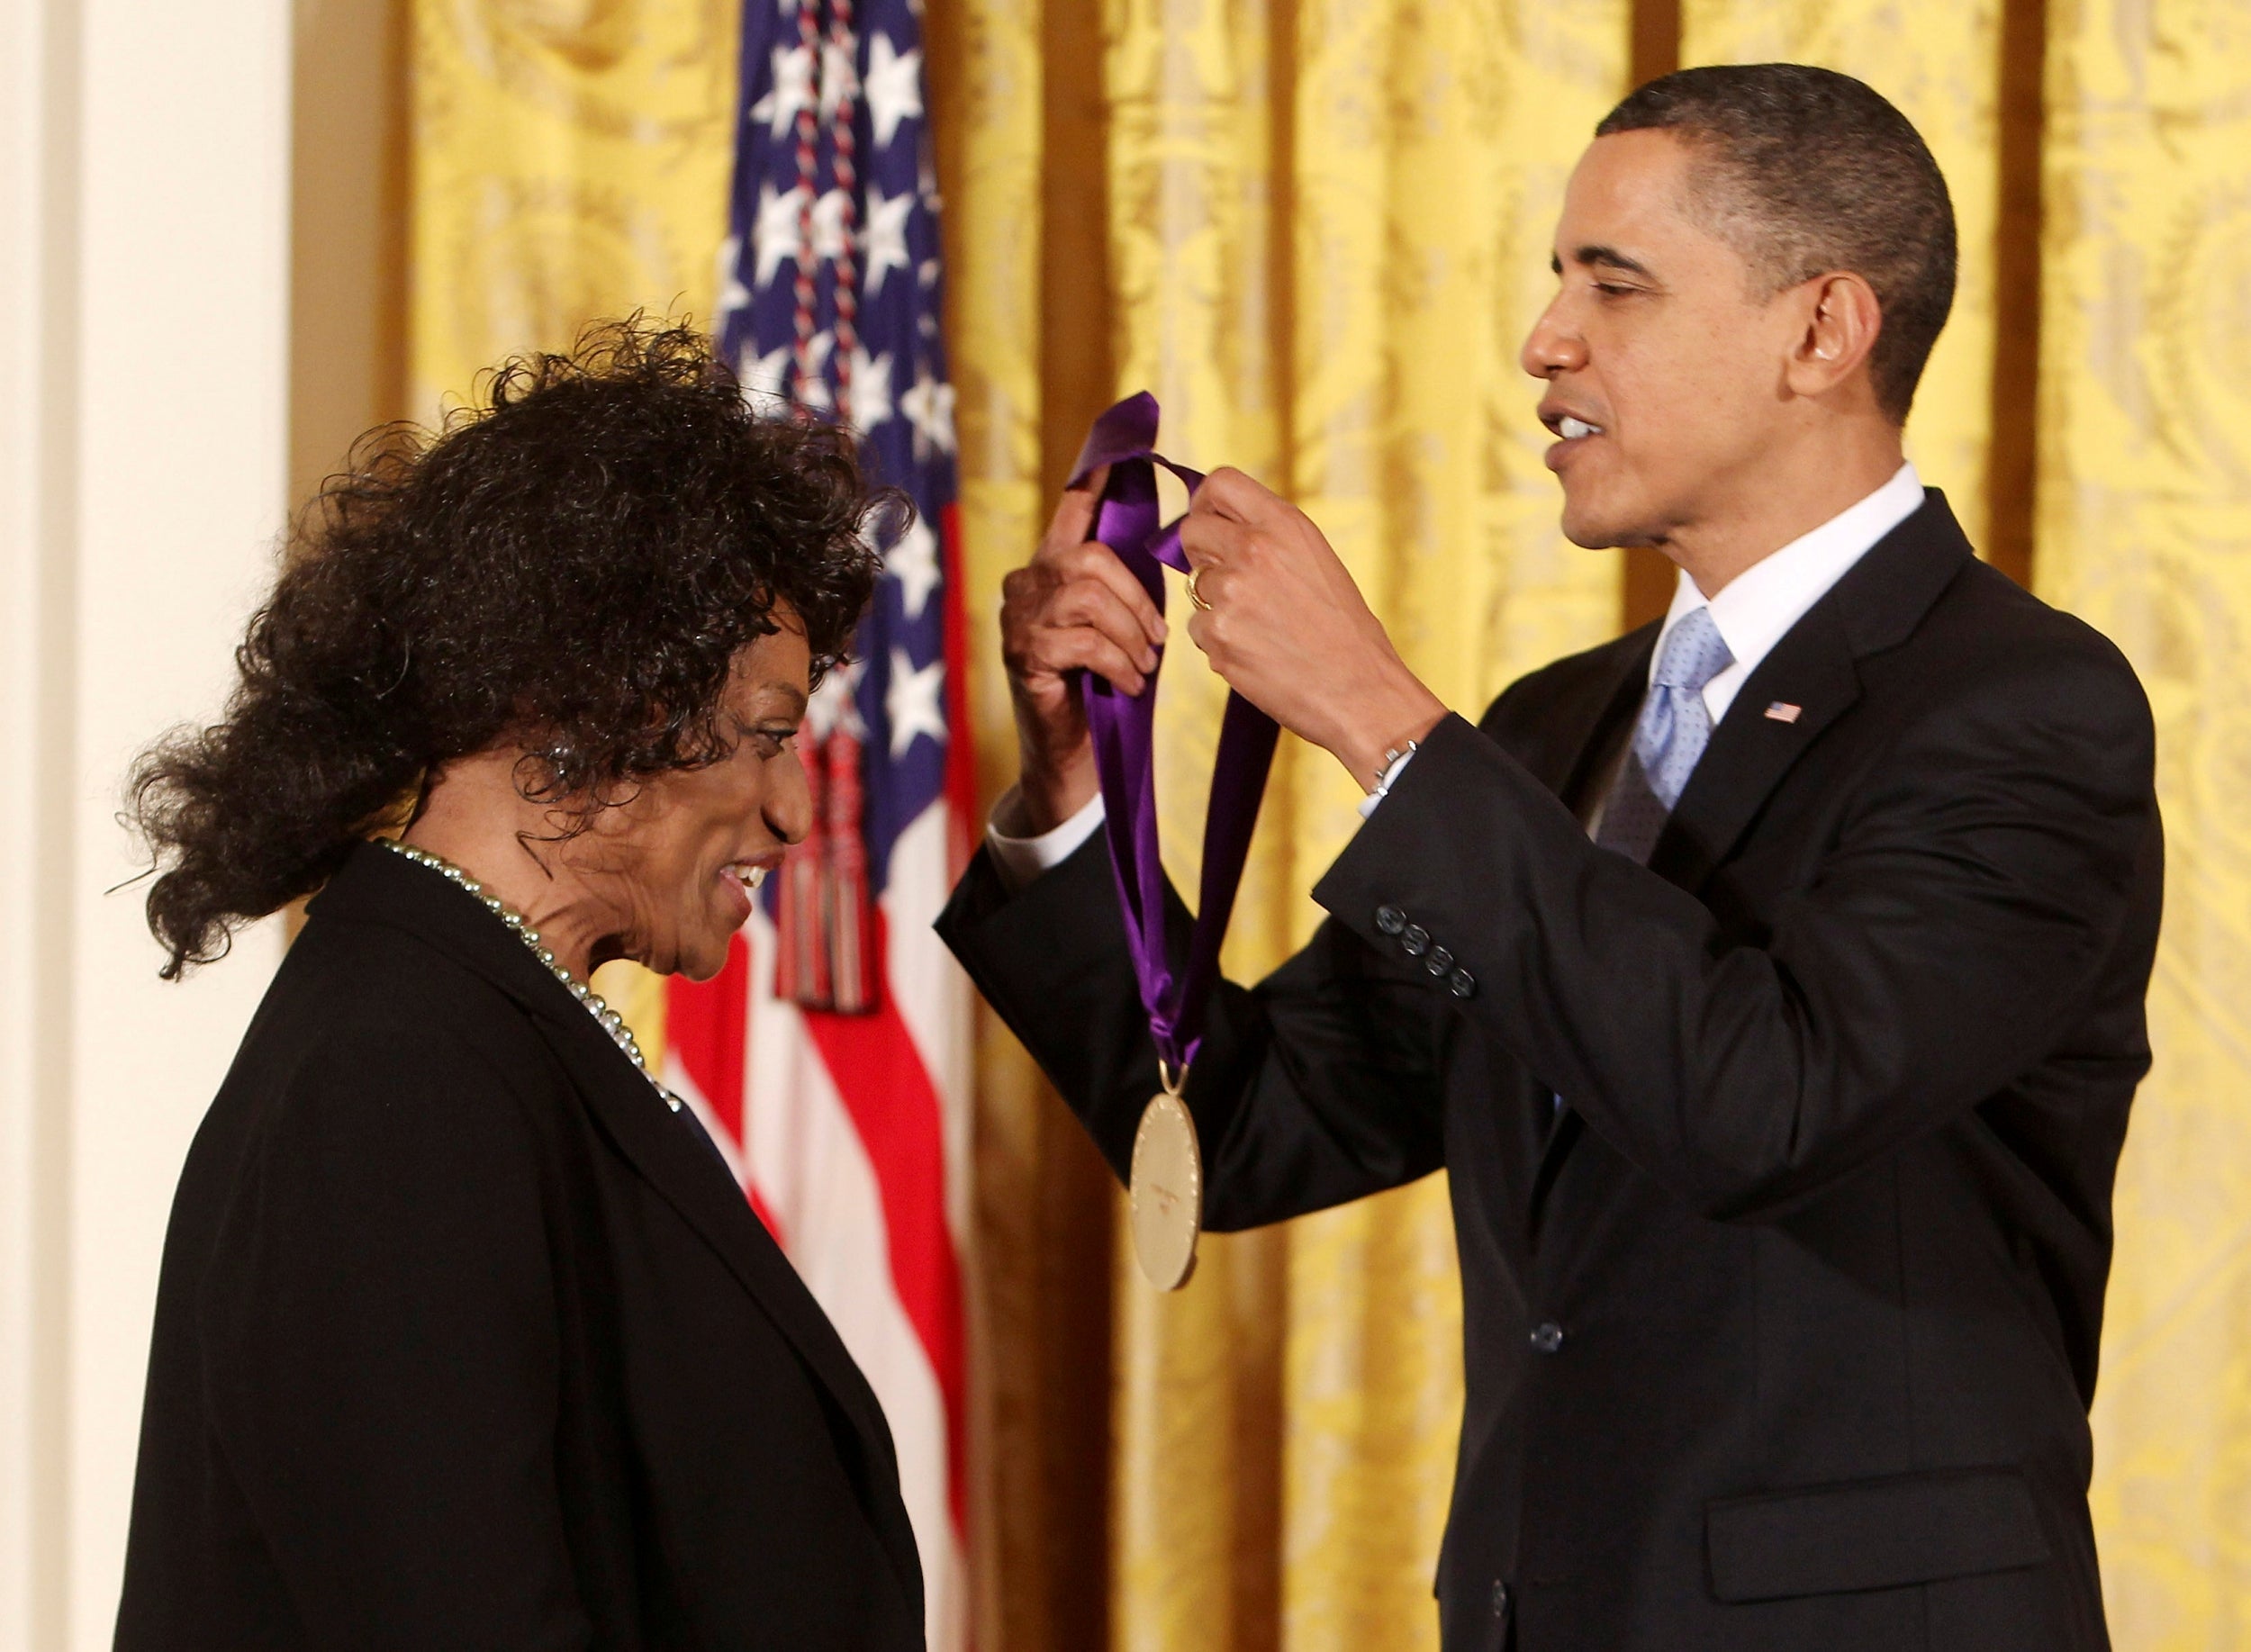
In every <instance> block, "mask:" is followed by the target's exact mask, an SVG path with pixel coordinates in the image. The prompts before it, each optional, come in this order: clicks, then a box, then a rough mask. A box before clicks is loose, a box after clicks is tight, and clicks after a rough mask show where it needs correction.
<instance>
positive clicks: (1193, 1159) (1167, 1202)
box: [1131, 1071, 1204, 1291]
mask: <svg viewBox="0 0 2251 1652" xmlns="http://www.w3.org/2000/svg"><path fill="white" fill-rule="evenodd" d="M1164 1076H1165V1080H1166V1088H1163V1089H1162V1090H1160V1091H1158V1092H1157V1094H1156V1095H1155V1096H1153V1097H1151V1098H1150V1102H1149V1105H1148V1106H1146V1107H1144V1109H1143V1110H1142V1115H1141V1128H1140V1129H1138V1130H1136V1131H1135V1133H1134V1167H1133V1176H1132V1199H1131V1205H1132V1212H1133V1223H1134V1255H1135V1259H1137V1260H1138V1261H1139V1262H1140V1263H1141V1271H1142V1276H1143V1277H1144V1278H1146V1279H1147V1280H1148V1281H1149V1283H1150V1284H1152V1285H1153V1286H1156V1287H1157V1288H1158V1289H1159V1290H1161V1291H1177V1290H1179V1289H1180V1286H1183V1285H1186V1284H1187V1283H1188V1280H1189V1275H1190V1274H1192V1273H1194V1272H1195V1271H1196V1236H1197V1235H1198V1233H1199V1232H1202V1231H1203V1227H1204V1154H1203V1150H1202V1149H1201V1148H1199V1147H1198V1145H1197V1142H1196V1121H1195V1120H1194V1119H1193V1118H1191V1117H1189V1110H1188V1104H1187V1103H1186V1102H1184V1101H1182V1100H1181V1099H1180V1088H1179V1080H1178V1079H1174V1078H1173V1076H1172V1075H1171V1072H1169V1071H1168V1072H1166V1073H1165V1075H1164ZM1183 1076H1185V1075H1183Z"/></svg>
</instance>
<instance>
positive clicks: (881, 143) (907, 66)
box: [776, 34, 922, 149]
mask: <svg viewBox="0 0 2251 1652" xmlns="http://www.w3.org/2000/svg"><path fill="white" fill-rule="evenodd" d="M865 90H866V93H867V102H868V117H869V119H870V120H871V121H872V122H874V126H875V147H876V148H878V149H888V148H889V147H890V141H891V140H892V139H893V138H894V137H896V136H898V134H899V122H901V121H903V120H906V119H907V118H908V117H909V115H913V116H917V117H919V116H920V115H921V113H922V49H921V48H920V47H917V48H916V49H915V50H912V51H909V52H900V51H898V50H894V49H893V47H892V45H891V37H890V35H888V34H878V35H876V36H874V37H873V39H872V41H870V42H869V45H868V77H867V82H866V86H865ZM776 130H777V131H779V129H778V128H777V129H776Z"/></svg>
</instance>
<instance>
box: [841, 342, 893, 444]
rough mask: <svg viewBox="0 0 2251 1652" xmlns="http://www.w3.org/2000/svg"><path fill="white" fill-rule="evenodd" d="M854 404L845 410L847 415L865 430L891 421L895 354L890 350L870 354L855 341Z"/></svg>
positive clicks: (853, 362)
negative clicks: (892, 372)
mask: <svg viewBox="0 0 2251 1652" xmlns="http://www.w3.org/2000/svg"><path fill="white" fill-rule="evenodd" d="M850 360H851V362H852V405H851V406H850V407H848V408H845V409H844V410H843V411H844V413H845V417H846V418H848V419H850V420H852V422H853V423H854V424H855V425H857V426H858V427H859V428H860V429H861V430H862V431H863V432H865V431H868V430H872V429H875V427H876V426H877V425H880V424H886V423H889V422H890V417H891V355H890V351H889V350H886V351H884V352H883V354H881V356H876V357H870V356H869V354H868V353H867V351H866V350H865V349H864V348H863V347H861V346H859V345H857V344H855V345H854V346H853V347H852V355H851V357H850Z"/></svg>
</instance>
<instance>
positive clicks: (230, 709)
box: [129, 316, 906, 979]
mask: <svg viewBox="0 0 2251 1652" xmlns="http://www.w3.org/2000/svg"><path fill="white" fill-rule="evenodd" d="M905 509H906V506H905V504H904V501H903V500H902V499H901V498H900V496H899V495H898V494H897V493H896V492H890V491H888V490H875V489H872V488H871V487H870V486H869V485H868V483H867V482H866V480H865V479H864V478H863V474H862V472H861V468H860V465H859V461H858V458H857V456H856V453H855V450H854V442H853V438H851V436H850V434H849V433H848V432H846V431H844V430H842V429H837V428H836V427H834V426H828V425H823V424H818V423H813V422H810V421H808V420H803V419H800V418H796V417H792V416H790V415H787V414H784V413H781V412H779V411H776V412H772V413H768V412H762V411H757V410H755V409H753V408H752V407H751V406H749V405H747V404H746V402H745V399H744V397H743V395H742V393H741V390H740V387H739V386H738V385H737V382H736V379H735V376H734V375H733V374H732V373H730V372H729V371H728V368H727V366H725V364H724V363H722V362H721V361H720V360H719V359H718V358H717V357H715V356H714V354H713V352H712V349H711V346H710V341H709V339H706V338H705V337H704V336H703V335H702V334H701V333H700V332H697V331H695V330H693V329H690V328H687V327H684V326H677V325H663V324H654V323H650V322H647V321H645V320H643V319H642V318H641V317H639V316H633V317H630V318H628V319H627V320H622V321H610V322H604V323H601V324H599V325H597V326H594V327H590V328H589V329H586V330H585V332H583V334H582V335H581V336H580V338H579V339H578V342H577V343H576V345H575V346H574V348H572V349H571V351H570V352H569V353H568V354H566V355H550V354H529V355H523V356H519V357H514V358H512V359H511V360H509V361H508V362H506V363H504V364H503V365H502V366H500V367H498V368H497V369H495V370H493V372H492V373H491V374H490V375H489V376H488V378H487V381H486V384H485V394H484V401H483V403H482V404H481V405H480V406H477V407H475V408H470V409H466V410H462V411H457V412H456V413H455V414H453V415H451V416H450V417H448V418H447V420H446V421H445V422H444V424H443V426H442V428H441V429H439V430H438V431H437V432H436V433H434V434H433V433H430V432H426V431H422V430H419V429H414V428H412V427H408V426H388V427H384V428H383V429H377V430H375V431H372V432H370V433H369V434H368V435H367V436H366V437H363V438H361V439H360V441H359V442H358V443H357V444H356V445H355V446H354V447H353V449H352V454H351V456H350V458H349V459H348V461H347V465H346V469H345V471H344V473H343V474H339V475H336V476H332V477H330V479H329V480H328V482H327V483H325V484H324V485H323V486H322V488H321V492H320V494H319V496H318V497H317V498H315V499H314V500H313V501H312V503H310V504H309V505H307V506H306V507H305V509H304V510H303V511H302V512H301V513H300V514H299V516H298V518H297V519H296V523H295V526H294V529H293V531H292V534H291V537H290V542H289V545H288V547H287V550H286V552H285V555H284V557H283V563H282V571H281V573H280V576H279V578H278V580H277V581H276V584H275V587H274V591H273V594H272V595H271V596H270V597H269V598H268V599H267V601H266V603H265V605H264V606H263V607H261V608H260V609H258V612H257V613H256V614H255V615H254V616H253V617H252V618H251V620H250V623H249V633H248V635H247V636H246V637H245V638H244V640H243V643H242V645H241V646H240V648H239V649H238V650H237V651H236V655H235V658H236V664H237V665H238V666H239V668H240V673H241V676H240V683H239V684H238V685H237V687H236V689H235V691H234V694H233V697H232V698H231V700H230V701H229V703H228V706H227V710H226V715H225V718H224V720H222V721H221V722H220V723H218V724H216V725H214V726H212V727H207V728H201V729H184V730H180V731H177V732H176V733H175V734H173V735H172V736H169V737H167V739H165V740H164V741H162V742H160V743H159V744H158V745H155V746H153V747H151V748H150V749H149V751H147V752H146V753H144V754H142V755H141V757H140V760H139V761H138V762H137V763H135V764H134V766H133V770H132V774H131V781H130V782H129V785H130V791H129V796H130V799H131V808H130V811H129V814H130V818H131V821H132V822H133V823H134V824H135V825H137V826H138V827H139V829H140V833H141V834H142V835H143V837H144V838H145V840H146V842H147V843H148V844H149V848H150V850H151V852H152V853H153V855H154V858H155V862H156V868H157V871H158V876H157V879H156V881H155V883H154V884H153V886H152V887H151V888H150V889H149V902H148V911H149V928H150V930H151V931H153V932H154V933H155V934H156V937H157V939H158V941H159V942H161V943H163V945H164V947H165V950H166V952H167V953H168V958H167V961H166V963H165V965H164V967H163V969H162V970H161V971H160V973H161V974H162V975H163V976H164V978H165V979H177V978H178V977H179V976H180V974H181V973H182V971H183V970H185V968H186V967H187V966H189V965H191V964H199V963H208V962H210V961H212V960H214V959H217V958H219V957H221V956H223V955H224V954H225V952H226V951H227V947H228V944H229V942H230V940H231V936H232V934H233V932H234V929H235V928H236V926H237V925H240V924H242V923H244V922H246V921H248V920H249V919H252V918H256V917H261V916H265V915H266V914H267V913H270V912H273V911H276V910H277V909H278V908H280V907H283V906H285V905H286V904H287V903H288V902H289V901H291V900H294V899H295V898H297V897H299V896H301V895H304V894H308V893H310V892H311V891H312V890H314V889H318V888H320V886H321V884H322V883H323V882H325V881H326V880H327V879H328V878H329V876H330V873H332V872H333V871H335V870H336V869H337V867H338V866H339V865H340V864H341V863H342V862H343V860H344V858H345V856H346V855H347V854H348V853H349V852H350V850H351V848H352V846H353V844H355V843H357V842H358V841H359V840H361V839H363V838H365V837H366V836H367V835H370V834H371V833H373V832H374V831H375V830H377V829H379V828H380V827H381V826H384V824H386V823H387V822H395V821H396V820H397V819H398V818H399V817H400V816H401V811H402V807H404V808H411V804H412V800H413V799H415V798H416V797H417V796H418V795H419V793H420V787H421V785H422V783H423V781H424V779H425V777H426V776H428V775H429V774H430V773H431V772H434V771H436V770H437V769H438V768H439V767H440V766H442V765H443V764H445V763H448V762H451V761H453V760H455V759H457V758H460V757H463V756H466V755H468V754H473V753H476V752H481V751H488V750H491V749H493V748H494V747H496V746H499V745H503V744H508V745H516V746H520V747H521V748H522V749H523V750H525V751H526V752H529V753H534V754H537V755H536V756H535V757H533V758H531V759H529V760H528V762H527V763H525V764H524V765H523V766H522V767H521V768H520V771H519V773H520V781H519V783H520V785H522V786H523V787H524V789H525V795H526V796H528V797H531V798H535V799H543V800H549V801H552V802H554V803H555V804H556V806H557V807H558V808H561V809H563V810H564V818H565V820H566V821H569V820H576V821H577V822H578V823H579V824H580V825H582V826H583V821H584V819H585V817H587V816H589V815H591V813H592V811H593V810H594V809H595V808H601V807H602V806H604V804H605V803H607V802H610V801H614V800H615V799H616V797H617V795H618V794H619V793H620V792H621V791H623V790H629V789H630V786H631V783H632V782H633V781H635V780H636V779H637V778H639V777H645V776H647V775H651V774H654V773H656V772H661V771H664V770H667V769H676V768H684V767H693V766H695V765H698V764H701V763H710V762H712V761H715V760H716V759H718V758H719V757H721V756H723V755H725V754H726V752H727V751H728V745H729V741H728V734H727V732H726V731H725V730H723V729H722V727H720V725H719V720H718V712H719V696H720V694H721V693H722V691H724V690H725V688H726V686H727V682H728V672H729V669H730V666H731V665H732V663H733V661H734V658H735V655H736V654H737V651H739V650H740V649H742V648H744V647H745V646H746V645H749V644H750V643H751V642H753V641H754V640H755V639H756V638H757V637H759V636H765V635H769V634H771V633H772V632H773V631H774V630H775V629H776V627H777V623H778V622H777V618H776V609H778V608H779V607H780V606H781V605H782V604H784V603H786V604H787V605H788V606H789V607H790V608H791V609H794V610H795V612H796V614H797V615H798V617H799V619H800V622H801V623H802V624H803V626H804V627H805V631H806V636H807V638H808V641H809V643H810V645H811V648H812V654H813V669H814V673H815V677H816V679H817V680H818V676H819V674H820V673H823V672H825V671H826V670H827V669H828V668H830V667H831V666H833V665H835V664H836V663H837V662H838V661H840V660H841V659H843V658H844V656H845V649H846V647H847V646H848V645H849V643H850V641H851V637H852V633H853V628H854V625H855V623H856V622H857V620H858V618H859V616H860V614H861V612H862V610H863V609H865V608H866V606H867V604H868V600H869V599H870V597H871V596H872V593H873V591H874V589H875V580H876V574H877V571H878V567H879V561H878V558H877V555H876V553H875V552H874V550H873V549H872V542H873V541H874V539H875V538H876V537H877V535H878V534H879V533H881V532H882V531H885V530H886V529H888V528H895V527H896V526H897V522H896V520H895V519H896V516H897V514H898V513H899V512H902V511H903V510H905ZM887 518H890V519H892V520H890V521H887V520H886V519H887ZM566 829H567V828H566Z"/></svg>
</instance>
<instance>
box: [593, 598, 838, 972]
mask: <svg viewBox="0 0 2251 1652" xmlns="http://www.w3.org/2000/svg"><path fill="white" fill-rule="evenodd" d="M774 617H775V618H776V619H777V620H778V621H779V622H780V625H779V628H778V629H777V630H775V631H774V632H773V634H772V635H770V636H762V637H760V638H758V639H757V640H756V641H755V642H754V643H752V644H750V645H748V646H746V647H745V648H744V649H743V650H742V651H741V652H740V653H738V654H737V655H736V656H735V664H734V669H733V672H732V673H731V674H730V676H729V678H728V685H727V690H726V692H725V693H724V694H723V695H721V697H720V700H719V718H718V728H719V734H720V736H721V737H722V738H723V739H724V740H726V741H727V742H728V743H729V745H730V747H731V749H730V750H729V751H728V754H727V755H725V756H723V757H721V758H720V759H719V760H718V761H717V762H714V763H706V764H704V765H703V766H701V767H700V768H691V769H673V770H667V771H665V772H662V773H659V774H655V775H652V776H650V777H649V778H648V779H646V780H645V781H639V782H637V785H636V789H635V790H634V792H633V794H632V795H631V796H630V797H629V798H628V799H625V800H624V801H623V802H621V803H620V804H619V806H618V807H616V808H606V809H602V810H601V811H600V812H598V813H597V814H596V815H595V816H594V817H593V821H592V830H590V831H589V832H588V833H587V834H586V835H585V837H584V838H583V839H582V840H580V842H581V845H582V848H581V853H579V854H576V855H574V857H573V858H574V860H577V861H578V862H579V865H580V868H581V871H582V873H583V875H584V876H585V877H586V878H587V880H588V882H589V883H590V884H592V885H595V886H597V887H601V889H602V893H603V895H604V896H605V898H606V902H607V904H609V905H610V906H611V907H612V908H613V909H614V910H616V911H617V912H618V913H619V917H620V918H621V919H622V927H621V928H620V929H619V931H618V932H617V934H616V937H615V940H614V942H613V943H612V944H611V946H610V947H607V948H605V949H603V951H604V954H605V955H610V954H611V953H613V952H614V954H615V955H621V956H624V957H628V958H630V959H632V960H633V961H636V962H637V963H640V964H643V965H646V967H647V968H649V969H651V970H656V971H657V972H658V973H660V974H666V973H676V974H680V975H684V976H687V977H688V978H689V979H692V980H709V979H710V978H711V977H713V976H714V975H717V974H718V973H719V970H720V969H721V968H722V967H723V966H724V965H725V964H726V962H727V950H728V942H729V941H730V940H731V939H732V938H733V936H734V934H735V932H736V931H737V930H738V929H740V928H741V927H742V926H743V925H744V923H745V922H746V920H747V919H748V918H749V916H750V912H751V900H752V894H753V891H754V890H755V889H756V887H757V885H758V883H759V882H760V880H763V879H764V877H765V875H766V874H767V873H768V872H769V871H772V870H773V868H774V867H775V866H776V865H778V864H779V863H780V862H781V860H782V853H783V852H784V851H785V850H786V849H787V848H788V847H789V845H790V844H794V843H797V842H800V840H802V839H803V837H804V836H805V835H806V833H807V832H808V831H809V829H810V828H811V826H812V821H813V805H812V796H811V792H810V790H809V787H808V785H807V783H806V778H805V770H804V767H803V765H802V764H801V763H800V761H799V757H798V751H797V738H796V737H797V734H798V730H799V727H800V725H801V724H802V723H803V721H804V719H805V707H806V701H807V698H808V695H809V691H810V681H809V678H810V669H811V654H810V651H809V649H808V647H807V645H806V640H805V631H804V627H802V626H801V625H800V624H799V622H798V620H797V617H796V616H795V615H794V614H793V613H791V612H790V611H789V610H788V609H786V608H784V609H780V610H777V612H776V614H775V616H774Z"/></svg>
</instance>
